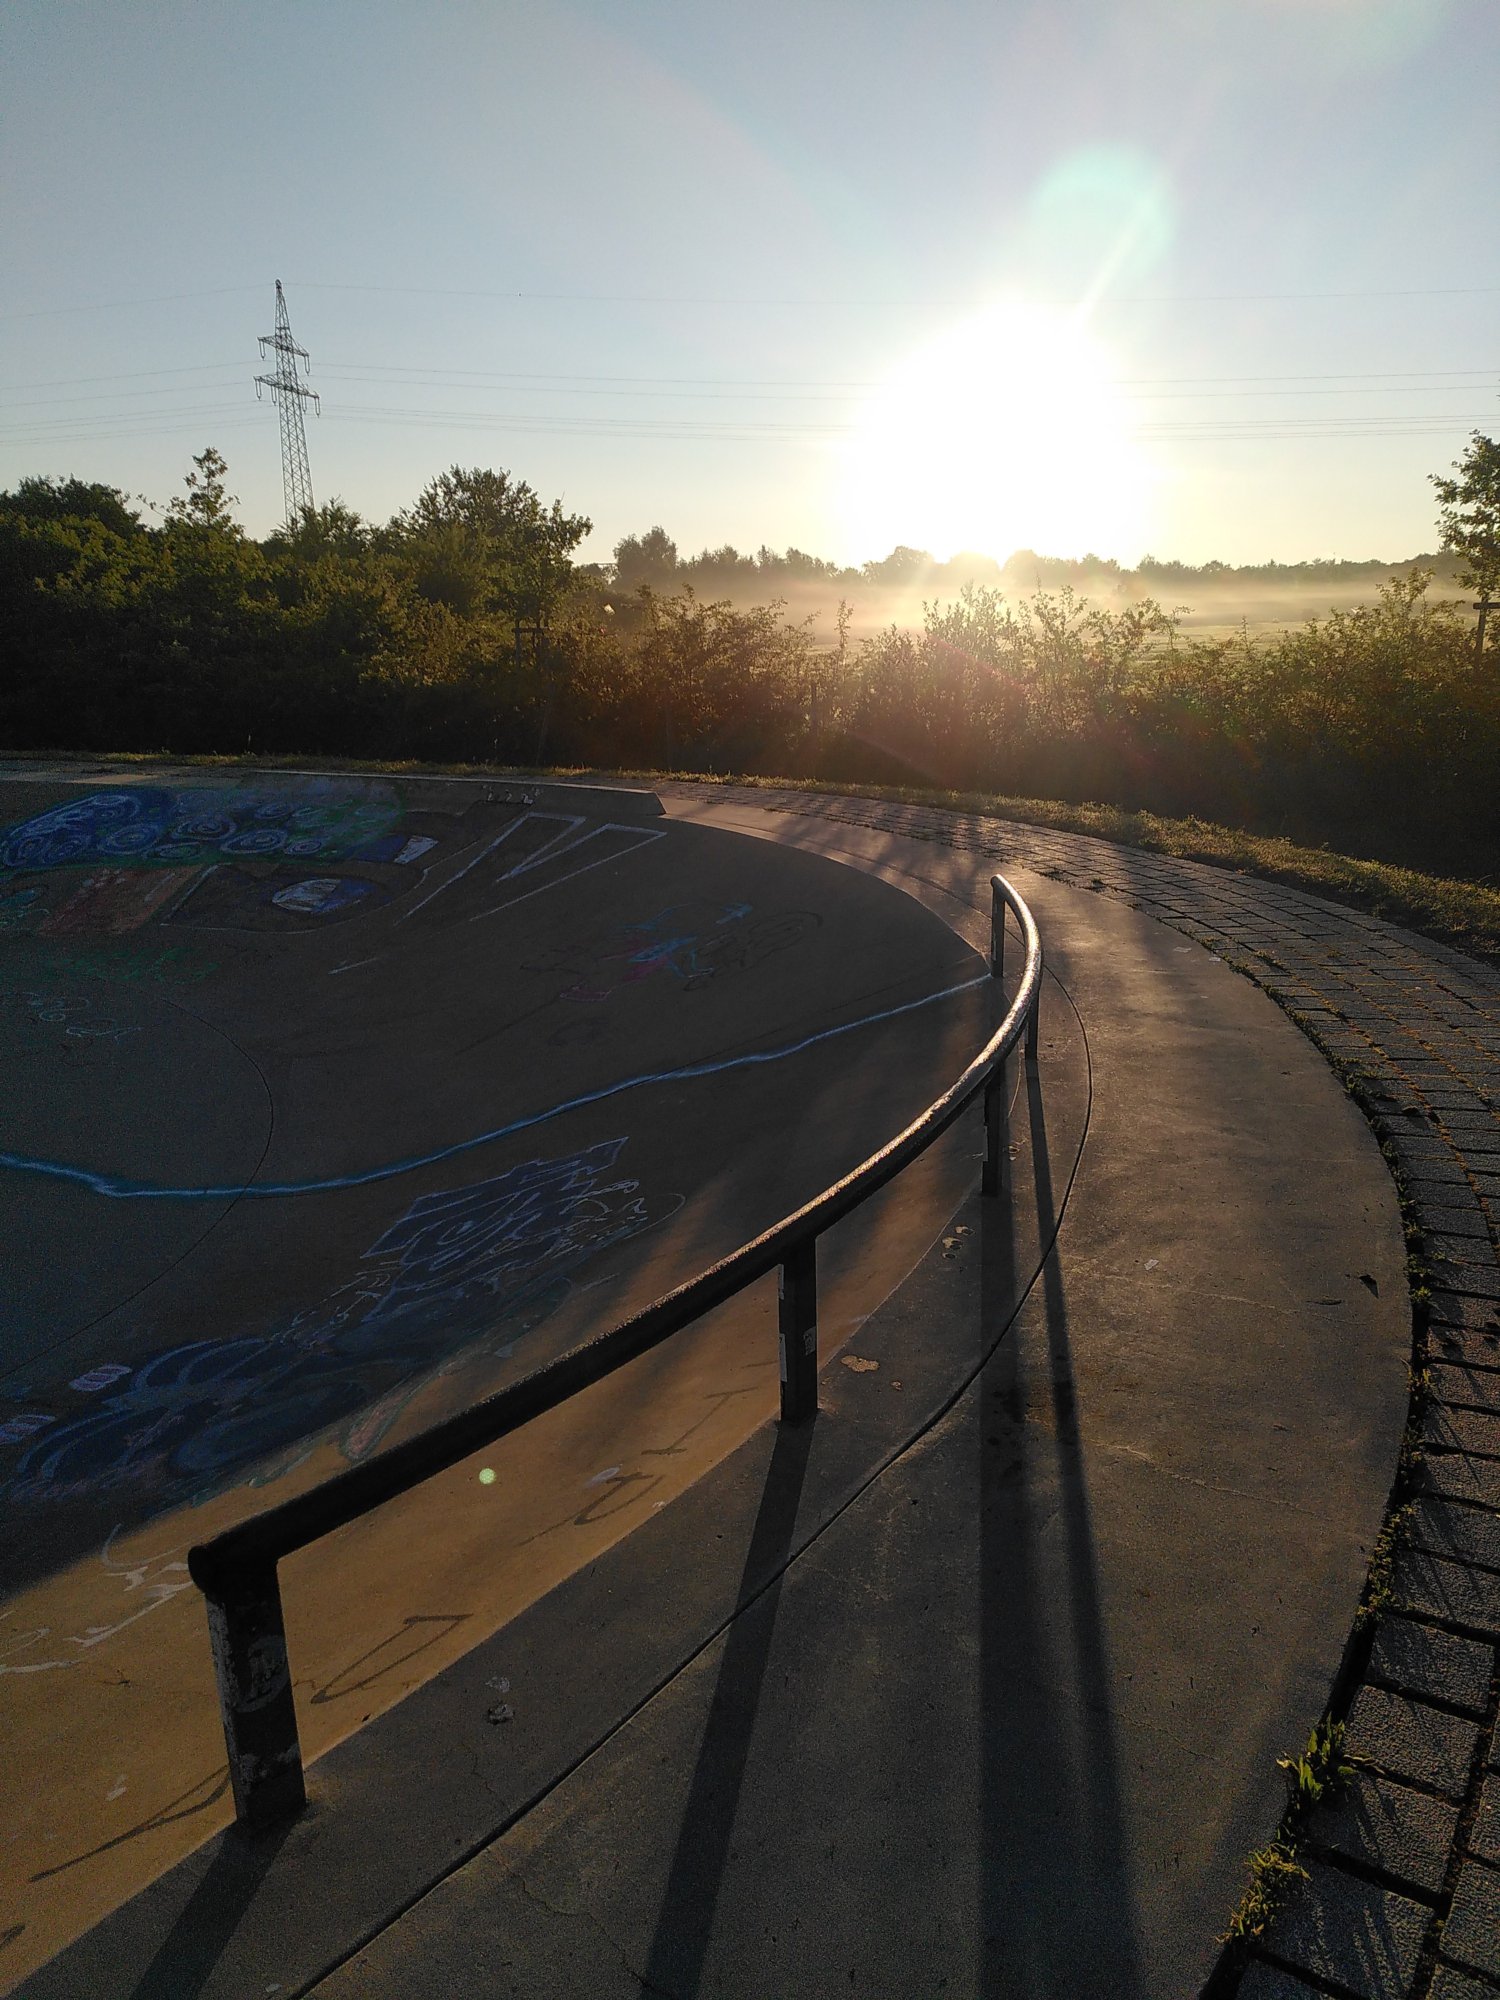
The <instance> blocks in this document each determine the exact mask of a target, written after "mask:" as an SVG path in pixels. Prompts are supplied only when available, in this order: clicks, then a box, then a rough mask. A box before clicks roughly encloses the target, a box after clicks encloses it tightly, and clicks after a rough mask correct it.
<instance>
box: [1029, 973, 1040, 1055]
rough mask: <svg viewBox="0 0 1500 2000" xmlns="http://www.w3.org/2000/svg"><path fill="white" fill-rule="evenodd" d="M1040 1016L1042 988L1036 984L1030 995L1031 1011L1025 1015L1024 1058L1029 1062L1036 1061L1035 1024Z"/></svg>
mask: <svg viewBox="0 0 1500 2000" xmlns="http://www.w3.org/2000/svg"><path fill="white" fill-rule="evenodd" d="M1041 1016H1042V989H1041V987H1040V985H1038V987H1037V989H1036V992H1035V993H1033V995H1032V996H1031V1012H1030V1013H1029V1014H1028V1015H1027V1016H1026V1060H1027V1062H1029V1063H1034V1062H1035V1061H1036V1038H1037V1024H1038V1023H1039V1021H1040V1020H1041Z"/></svg>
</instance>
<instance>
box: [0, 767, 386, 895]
mask: <svg viewBox="0 0 1500 2000" xmlns="http://www.w3.org/2000/svg"><path fill="white" fill-rule="evenodd" d="M400 814H401V804H400V801H399V799H398V798H397V796H396V793H395V791H394V790H393V789H392V788H391V787H390V786H389V785H384V784H380V783H372V782H368V781H367V782H362V783H360V782H356V783H351V782H350V781H349V780H347V779H346V780H333V779H311V780H308V779H299V780H284V781H282V783H281V785H279V786H278V787H276V788H275V789H272V788H270V787H268V786H267V785H265V784H264V783H261V784H259V785H255V786H238V785H191V786H184V787H170V788H169V787H166V786H158V785H143V786H124V785H122V786H119V787H111V788H110V789H109V790H107V791H99V792H89V793H87V794H85V795H84V796H83V797H82V798H74V799H68V800H66V801H65V802H64V803H63V804H61V805H55V806H51V807H49V808H48V809H47V810H46V811H45V812H41V813H37V814H35V815H34V816H33V817H32V818H31V819H28V820H24V821H22V822H21V824H20V825H18V826H13V827H9V828H7V829H6V830H5V831H4V832H3V834H0V871H4V870H9V871H11V872H17V871H20V870H23V869H24V870H34V869H47V868H61V867H71V866H76V865H78V864H79V863H87V862H92V861H96V860H98V861H110V862H115V863H124V864H127V865H133V866H135V867H142V866H160V865H181V864H183V863H186V862H202V861H209V860H213V859H215V858H216V857H217V856H219V855H257V856H264V855H270V854H285V855H286V856H287V857H288V858H289V859H298V860H310V859H314V858H324V859H329V860H332V859H336V858H341V857H343V856H345V855H347V854H350V853H352V852H353V850H354V849H355V848H357V847H359V846H361V845H362V844H363V843H364V842H366V841H368V840H371V839H373V838H375V837H377V836H378V835H380V834H383V833H386V832H388V831H389V830H390V828H391V826H392V825H393V823H394V822H395V821H396V820H397V819H399V817H400Z"/></svg>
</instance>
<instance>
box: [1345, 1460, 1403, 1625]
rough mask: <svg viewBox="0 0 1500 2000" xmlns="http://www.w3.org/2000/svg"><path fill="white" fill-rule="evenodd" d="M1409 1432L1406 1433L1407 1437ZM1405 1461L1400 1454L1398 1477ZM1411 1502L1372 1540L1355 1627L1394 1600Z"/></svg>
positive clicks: (1369, 1623) (1390, 1604) (1394, 1514)
mask: <svg viewBox="0 0 1500 2000" xmlns="http://www.w3.org/2000/svg"><path fill="white" fill-rule="evenodd" d="M1410 1435H1411V1433H1410V1431H1408V1433H1407V1436H1408V1438H1409V1437H1410ZM1414 1462H1415V1461H1414V1460H1411V1461H1408V1460H1407V1459H1406V1458H1405V1456H1404V1455H1403V1468H1402V1473H1401V1475H1400V1476H1401V1477H1402V1478H1403V1479H1404V1478H1405V1477H1406V1465H1407V1463H1413V1464H1414ZM1413 1511H1414V1503H1413V1502H1412V1501H1410V1500H1408V1501H1407V1502H1406V1503H1405V1504H1404V1505H1403V1506H1400V1507H1397V1508H1396V1510H1395V1511H1394V1513H1392V1514H1390V1515H1388V1516H1387V1517H1386V1522H1385V1525H1384V1527H1383V1528H1382V1529H1381V1530H1380V1533H1379V1534H1378V1535H1377V1536H1376V1537H1375V1546H1374V1548H1373V1549H1372V1550H1371V1552H1370V1568H1369V1573H1368V1574H1367V1576H1366V1578H1365V1588H1364V1596H1363V1597H1362V1599H1361V1600H1360V1607H1359V1613H1358V1616H1357V1618H1356V1620H1355V1622H1356V1624H1357V1625H1359V1626H1364V1625H1371V1624H1373V1623H1374V1622H1375V1620H1376V1619H1377V1618H1378V1617H1379V1616H1380V1614H1381V1612H1382V1611H1388V1610H1389V1609H1390V1607H1391V1606H1392V1605H1393V1604H1394V1603H1395V1601H1396V1552H1397V1550H1398V1548H1399V1547H1400V1545H1401V1538H1402V1536H1403V1535H1404V1534H1405V1532H1406V1525H1407V1523H1408V1522H1409V1521H1410V1519H1411V1517H1412V1513H1413Z"/></svg>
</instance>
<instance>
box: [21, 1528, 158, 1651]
mask: <svg viewBox="0 0 1500 2000" xmlns="http://www.w3.org/2000/svg"><path fill="white" fill-rule="evenodd" d="M118 1532H119V1531H118V1529H112V1530H111V1531H110V1533H109V1535H108V1537H107V1538H106V1540H105V1543H104V1547H103V1548H102V1549H101V1550H100V1552H99V1561H100V1563H101V1564H102V1565H103V1567H104V1570H105V1573H106V1575H107V1576H108V1578H109V1579H110V1580H111V1581H113V1582H118V1583H119V1584H120V1585H121V1587H122V1588H123V1590H124V1592H125V1595H126V1597H127V1598H134V1597H135V1596H136V1594H137V1593H139V1594H140V1601H139V1602H138V1603H135V1604H133V1606H132V1607H131V1609H129V1610H128V1611H127V1612H126V1614H125V1616H124V1617H123V1618H117V1619H115V1621H114V1623H113V1624H108V1625H87V1626H85V1627H84V1629H83V1631H82V1632H75V1633H70V1634H69V1635H68V1636H67V1637H65V1638H59V1637H56V1636H54V1634H53V1632H52V1628H51V1627H50V1626H49V1625H39V1626H36V1627H34V1628H33V1629H32V1630H30V1631H6V1630H4V1629H3V1627H0V1676H4V1675H6V1674H46V1673H55V1672H60V1671H66V1670H67V1669H68V1668H70V1667H76V1666H79V1665H80V1664H81V1663H82V1660H83V1656H84V1654H85V1653H88V1652H91V1651H92V1650H93V1649H94V1648H95V1647H96V1646H102V1645H103V1644H104V1643H105V1641H106V1640H109V1639H112V1638H114V1636H115V1634H116V1633H117V1632H123V1631H124V1630H125V1629H126V1627H127V1626H129V1625H134V1624H135V1623H136V1622H137V1621H138V1620H139V1619H142V1618H145V1617H148V1616H149V1615H150V1613H151V1612H153V1611H159V1610H160V1609H161V1607H162V1606H163V1605H164V1604H170V1603H171V1601H172V1599H173V1598H174V1597H177V1596H180V1595H181V1593H182V1592H183V1591H184V1590H191V1589H192V1587H193V1580H192V1578H191V1577H190V1576H189V1575H188V1566H187V1563H186V1562H185V1561H184V1560H183V1559H182V1558H183V1555H184V1553H185V1551H186V1549H187V1543H186V1542H180V1543H178V1544H177V1545H176V1547H174V1548H170V1549H162V1550H158V1551H157V1552H156V1553H155V1554H153V1555H149V1556H145V1557H138V1558H136V1559H135V1560H134V1561H131V1562H120V1561H118V1560H117V1559H116V1557H115V1555H114V1541H115V1536H116V1534H117V1533H118ZM5 1615H6V1617H9V1615H10V1614H5ZM69 1647H71V1648H72V1651H71V1652H69V1651H68V1650H67V1649H68V1648H69Z"/></svg>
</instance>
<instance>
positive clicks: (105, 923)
mask: <svg viewBox="0 0 1500 2000" xmlns="http://www.w3.org/2000/svg"><path fill="white" fill-rule="evenodd" d="M200 872H201V871H200V870H199V869H197V868H157V869H149V870H142V869H139V868H100V869H96V870H93V871H91V872H90V873H89V874H88V875H86V876H85V877H84V878H83V880H82V882H80V883H79V885H78V887H77V888H76V889H75V890H74V891H73V893H72V895H71V896H69V897H68V899H67V901H66V902H64V903H63V904H61V905H60V906H59V908H57V909H55V910H53V911H52V912H51V914H50V915H48V916H46V917H44V918H43V919H42V921H41V923H40V924H39V925H38V927H37V930H38V935H39V936H41V937H79V936H82V935H85V934H87V933H90V932H92V933H94V934H101V933H102V934H103V935H104V936H105V937H120V936H123V935H124V934H125V933H126V932H127V931H135V930H139V929H140V927H141V925H142V924H144V923H146V922H148V921H149V920H150V919H151V918H152V917H154V916H157V915H159V914H160V913H161V912H162V911H163V910H165V909H166V908H167V907H168V906H169V905H170V904H171V903H172V902H174V901H175V900H176V898H177V897H178V896H180V895H181V894H182V892H183V891H184V890H185V889H186V888H187V887H188V885H189V883H192V882H195V881H196V880H197V879H198V876H199V874H200Z"/></svg>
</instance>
